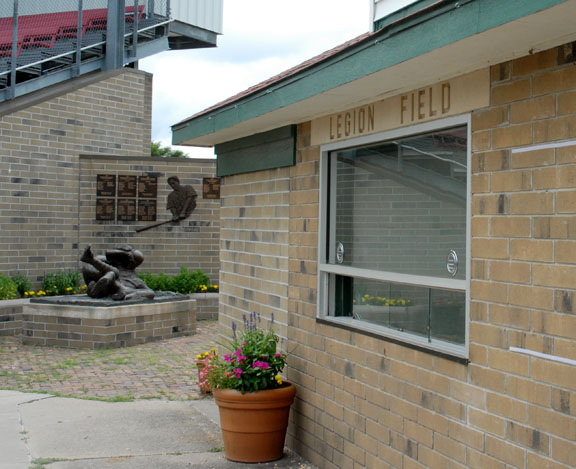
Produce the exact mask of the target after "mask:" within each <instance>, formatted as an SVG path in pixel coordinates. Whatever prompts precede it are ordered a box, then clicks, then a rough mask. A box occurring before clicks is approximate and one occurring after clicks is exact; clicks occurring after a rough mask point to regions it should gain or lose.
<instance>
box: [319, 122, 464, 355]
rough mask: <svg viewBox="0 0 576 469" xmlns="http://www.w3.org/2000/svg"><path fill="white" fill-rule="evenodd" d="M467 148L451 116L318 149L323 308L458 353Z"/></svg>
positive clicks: (461, 127)
mask: <svg viewBox="0 0 576 469" xmlns="http://www.w3.org/2000/svg"><path fill="white" fill-rule="evenodd" d="M452 122H454V121H452ZM459 122H462V120H460V121H459ZM420 128H427V129H430V125H428V126H421V127H420ZM468 155H469V152H468V127H467V125H458V126H455V127H449V128H444V129H439V130H435V131H432V132H426V133H414V134H413V135H410V136H407V137H402V138H394V139H389V140H385V139H383V140H382V141H380V142H377V143H373V144H369V145H361V146H357V147H353V148H342V149H338V150H335V151H332V152H330V153H329V154H328V155H327V156H326V157H325V158H326V160H323V168H324V169H323V174H324V177H325V180H326V182H327V183H326V184H325V185H324V187H325V193H324V194H323V198H322V201H323V202H322V203H323V205H322V207H323V209H322V213H323V219H324V221H323V233H324V236H323V238H322V239H324V240H325V241H326V244H325V246H324V247H323V249H324V258H323V259H321V261H320V267H319V269H320V305H321V315H325V316H331V317H334V318H338V319H337V320H338V321H340V322H343V323H345V324H347V325H356V327H358V328H360V329H362V330H369V331H372V330H373V331H375V332H378V333H382V334H383V335H385V336H386V335H387V336H390V337H393V338H395V339H400V340H404V338H406V341H407V342H411V343H414V344H416V345H424V346H425V347H431V348H436V350H439V351H446V350H449V353H455V354H456V355H459V356H465V354H466V353H467V352H466V311H467V309H466V288H467V283H466V280H467V268H466V265H467V249H468V246H467V229H468V207H469V202H468V193H469V190H468V173H469V171H468Z"/></svg>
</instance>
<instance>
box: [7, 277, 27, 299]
mask: <svg viewBox="0 0 576 469" xmlns="http://www.w3.org/2000/svg"><path fill="white" fill-rule="evenodd" d="M10 278H11V279H12V281H13V282H14V283H15V284H16V289H17V290H18V294H19V295H20V298H23V297H24V294H25V293H26V292H27V291H29V290H31V289H32V282H31V281H30V279H29V278H28V277H26V275H24V274H20V273H17V274H14V275H12V276H11V277H10Z"/></svg>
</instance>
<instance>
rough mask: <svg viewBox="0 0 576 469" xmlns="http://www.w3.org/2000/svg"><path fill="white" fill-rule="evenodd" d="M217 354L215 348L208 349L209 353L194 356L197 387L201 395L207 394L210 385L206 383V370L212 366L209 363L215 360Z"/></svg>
mask: <svg viewBox="0 0 576 469" xmlns="http://www.w3.org/2000/svg"><path fill="white" fill-rule="evenodd" d="M217 356H218V353H217V351H216V349H215V348H212V349H210V351H209V352H204V353H199V354H198V355H196V360H195V362H196V368H197V369H198V387H199V388H200V392H201V393H202V394H209V393H210V392H211V390H210V383H209V382H208V377H207V374H208V370H209V367H210V366H212V365H211V363H212V361H213V360H214V358H217Z"/></svg>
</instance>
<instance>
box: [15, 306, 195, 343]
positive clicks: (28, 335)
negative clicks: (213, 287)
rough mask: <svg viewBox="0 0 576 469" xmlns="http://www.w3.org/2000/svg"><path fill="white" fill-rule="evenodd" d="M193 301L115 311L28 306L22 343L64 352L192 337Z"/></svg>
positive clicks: (118, 308) (193, 320)
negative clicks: (62, 348)
mask: <svg viewBox="0 0 576 469" xmlns="http://www.w3.org/2000/svg"><path fill="white" fill-rule="evenodd" d="M195 332H196V300H190V299H188V300H186V301H170V302H165V303H155V304H139V305H132V306H131V307H130V308H128V307H126V306H117V307H90V306H84V307H77V306H68V305H66V306H63V305H57V306H54V305H46V304H40V303H28V304H25V305H24V306H23V313H22V343H24V344H29V345H47V346H57V347H67V348H88V349H103V348H118V347H126V346H131V345H139V344H144V343H148V342H154V341H159V340H165V339H171V338H174V337H182V336H185V335H192V334H194V333H195Z"/></svg>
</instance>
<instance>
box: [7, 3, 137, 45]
mask: <svg viewBox="0 0 576 469" xmlns="http://www.w3.org/2000/svg"><path fill="white" fill-rule="evenodd" d="M107 14H108V10H107V9H106V8H99V9H92V10H84V11H83V12H82V35H81V37H84V35H85V34H86V32H87V31H90V30H97V29H106V22H107ZM143 14H144V5H139V6H138V19H139V20H140V19H141V18H142V16H143ZM125 20H126V21H130V22H132V21H134V7H133V6H131V7H126V18H125ZM77 29H78V12H77V11H65V12H59V13H45V14H43V15H25V16H19V17H18V48H17V50H18V52H17V54H18V55H20V52H21V50H22V48H23V47H49V48H51V47H54V43H55V42H56V40H58V39H61V38H65V37H71V38H74V37H77ZM10 55H12V18H11V17H9V18H0V56H10Z"/></svg>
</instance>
